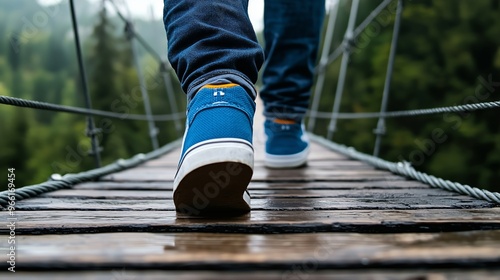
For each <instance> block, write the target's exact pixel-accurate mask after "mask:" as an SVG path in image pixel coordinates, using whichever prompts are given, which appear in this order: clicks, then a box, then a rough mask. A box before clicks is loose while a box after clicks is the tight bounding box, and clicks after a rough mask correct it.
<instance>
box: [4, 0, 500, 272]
mask: <svg viewBox="0 0 500 280" xmlns="http://www.w3.org/2000/svg"><path fill="white" fill-rule="evenodd" d="M70 3H71V5H70V7H71V11H70V12H71V14H72V19H73V22H72V23H73V26H74V34H75V41H76V46H77V53H78V57H79V65H80V74H81V79H82V81H83V83H82V84H83V85H84V89H83V90H84V92H85V93H86V96H87V98H86V105H87V107H86V108H77V107H70V106H62V105H58V104H50V103H44V102H39V101H36V100H25V99H19V98H12V97H7V96H0V103H3V104H4V105H1V106H6V105H12V106H18V107H26V108H33V109H37V110H51V111H56V112H64V113H73V114H80V115H83V116H85V117H86V118H87V119H88V122H87V124H88V131H89V137H90V138H91V140H92V149H93V151H92V153H91V154H92V155H93V156H94V157H95V162H96V168H95V169H93V170H89V171H86V172H81V173H78V174H66V175H58V174H55V175H53V176H52V177H51V179H50V180H49V181H47V182H43V183H40V184H37V185H32V186H26V187H22V188H17V189H15V190H7V191H4V192H2V193H0V205H1V206H2V207H3V208H4V210H3V211H2V212H0V213H1V215H2V218H3V219H2V220H3V221H4V222H5V223H6V224H7V225H10V226H7V227H5V226H4V227H2V228H0V233H1V236H0V238H2V239H3V240H2V241H0V242H1V244H2V247H1V251H2V256H3V259H4V260H5V261H3V262H2V267H3V268H4V270H3V272H0V274H1V275H2V278H3V277H7V276H11V275H8V274H7V273H10V272H9V271H8V269H9V268H12V266H14V267H15V270H16V273H17V274H16V275H15V276H16V279H34V278H37V279H68V278H71V279H234V278H236V277H243V278H255V279H499V277H500V270H499V268H500V194H499V193H497V192H491V191H487V190H483V189H479V188H474V187H471V186H468V185H463V184H460V183H456V182H451V181H448V180H443V179H440V178H438V177H435V176H432V175H430V174H425V173H422V172H419V171H417V170H415V169H414V168H413V167H412V166H411V164H409V163H407V162H389V161H386V160H383V159H381V158H379V157H378V155H379V153H380V143H381V139H382V137H383V135H384V131H385V130H386V128H385V120H386V119H387V118H396V117H408V116H419V115H427V114H443V113H447V112H474V111H477V110H498V108H499V107H500V102H498V101H496V102H484V103H476V104H468V105H458V106H452V107H440V108H423V109H422V108H416V109H415V110H410V111H387V103H388V100H389V92H390V85H391V77H392V73H393V64H394V60H395V54H396V50H397V43H398V34H399V27H400V24H401V20H402V19H401V14H402V12H403V8H404V6H403V4H404V2H403V1H402V0H385V1H382V2H381V4H380V5H379V6H378V7H377V8H376V9H375V10H373V11H372V12H371V13H370V14H369V16H368V17H366V18H365V19H364V20H363V21H362V22H361V24H359V25H358V26H356V17H357V14H358V7H359V5H360V1H359V0H353V1H352V5H351V8H350V10H351V14H350V18H349V23H348V26H347V29H346V31H345V37H344V41H343V44H341V45H340V46H339V47H338V48H337V49H335V50H333V51H331V41H332V37H331V34H332V33H333V30H334V28H335V22H336V16H337V13H338V6H337V5H335V4H332V5H331V7H330V10H329V18H328V24H327V30H326V33H325V34H326V37H325V40H324V44H325V45H324V47H323V53H322V54H321V58H320V63H319V65H318V67H317V71H316V72H317V83H316V86H315V93H314V95H313V100H312V104H311V110H310V113H309V118H308V123H307V126H308V129H309V130H310V131H313V130H314V128H315V126H316V120H317V119H322V118H326V119H328V120H329V125H328V135H327V137H326V138H323V137H320V136H316V135H314V134H310V137H311V140H312V147H311V154H310V158H309V162H308V166H306V167H304V168H300V169H290V170H273V169H267V168H265V167H264V164H263V150H264V148H263V145H264V140H263V137H262V136H261V135H263V133H262V131H260V130H261V128H260V127H261V124H262V122H263V119H261V118H262V117H261V114H259V113H257V114H256V120H255V123H256V124H257V126H256V127H255V133H254V134H255V136H254V144H255V151H256V155H255V157H256V158H255V171H254V176H253V179H252V182H251V184H250V186H249V192H250V195H251V196H252V212H251V213H249V214H246V215H243V216H238V217H225V218H215V217H203V218H202V217H193V216H188V215H185V214H182V213H176V212H175V208H174V205H173V201H172V181H173V177H174V174H175V172H176V167H177V162H178V157H179V154H180V144H181V141H180V140H176V141H174V142H172V143H169V144H167V145H165V146H163V147H159V145H158V140H157V131H156V128H155V122H158V121H171V122H174V123H175V126H176V128H177V130H178V132H181V129H182V125H181V123H182V118H183V117H184V113H183V110H182V109H178V108H175V107H173V108H171V111H172V112H174V113H172V114H169V115H153V114H152V112H151V109H150V104H149V101H148V100H149V98H148V92H147V90H146V86H144V85H143V83H144V79H143V78H140V79H139V80H140V81H141V84H142V86H141V89H142V92H141V94H142V97H143V99H144V104H145V112H146V114H145V115H129V116H128V119H130V120H142V121H145V122H146V123H147V124H148V126H149V136H150V138H151V143H152V146H153V147H154V150H153V151H151V152H149V153H147V154H138V155H136V156H134V157H132V158H130V159H119V160H117V161H116V162H115V163H113V164H110V165H106V166H101V162H100V157H99V143H98V139H97V137H96V132H95V131H96V127H95V125H94V123H93V117H95V116H106V117H110V118H123V116H122V115H121V114H117V113H115V112H107V111H99V110H95V109H92V106H91V100H90V98H89V94H88V88H87V86H86V84H87V77H86V75H85V65H84V63H83V59H82V55H81V49H80V41H79V34H78V24H77V17H76V15H75V11H74V6H73V1H70ZM111 3H113V4H114V2H111ZM389 5H395V7H396V10H395V11H396V12H395V22H394V30H393V37H392V44H391V51H390V55H389V61H388V66H387V72H386V80H385V88H384V92H383V99H382V104H381V107H380V108H381V109H380V112H365V113H349V112H341V111H340V108H341V107H340V104H341V102H342V94H343V92H344V85H345V79H346V74H347V68H348V66H349V58H350V55H351V52H352V42H353V40H354V39H355V38H356V37H357V36H359V35H360V34H361V32H362V31H363V30H364V29H365V28H366V27H367V26H368V25H369V24H370V22H371V21H373V20H374V19H375V17H376V16H377V15H378V14H379V13H381V12H382V11H383V10H384V9H386V8H387V7H388V6H389ZM115 8H116V6H115ZM117 11H119V9H117ZM118 14H119V17H120V18H121V19H122V20H123V21H124V22H125V24H126V26H127V28H126V30H127V36H128V38H129V39H130V40H131V41H132V42H133V43H134V44H135V43H138V44H141V45H142V46H143V47H145V48H146V50H148V51H149V52H150V53H151V54H152V55H153V56H154V57H156V58H157V59H158V60H159V61H160V63H161V65H162V68H163V69H164V70H166V69H168V67H169V66H168V64H167V63H165V62H163V61H161V56H159V55H158V54H157V53H155V51H154V49H153V48H151V47H150V46H149V44H148V42H147V41H146V40H144V38H142V37H141V36H140V34H138V33H137V32H136V31H135V30H134V26H133V25H132V22H131V21H130V19H129V18H128V17H126V16H124V15H123V14H121V13H120V12H118ZM134 44H133V45H134ZM135 48H136V47H133V49H132V51H133V53H134V54H136V52H137V51H136V49H135ZM135 58H136V60H135V61H136V63H135V66H136V67H137V69H138V71H137V72H138V74H139V76H141V75H142V72H141V71H140V67H141V66H140V63H139V62H138V60H137V55H135ZM337 59H341V68H340V75H339V77H338V81H337V89H336V95H335V103H334V106H333V109H332V111H331V112H319V111H318V108H319V102H320V98H321V94H322V92H323V85H324V83H325V79H327V76H326V74H325V68H326V67H327V66H328V65H329V64H330V63H332V62H333V61H335V60H337ZM163 78H164V82H165V84H166V88H167V90H168V91H169V92H170V93H171V94H169V95H168V98H169V102H170V104H171V105H172V106H175V105H174V104H176V101H175V98H176V97H175V95H173V90H172V81H171V80H170V77H169V76H168V75H164V77H163ZM258 105H261V104H258ZM259 107H260V108H262V106H259ZM357 118H376V119H378V125H377V128H376V129H375V133H376V135H377V137H376V142H375V149H374V152H373V154H372V155H369V154H365V153H361V152H358V151H356V150H355V149H353V148H350V147H346V146H344V145H341V144H338V143H334V142H332V141H330V140H329V139H330V138H331V136H332V135H333V133H334V132H335V131H336V129H337V125H336V123H337V121H338V120H340V119H357ZM12 237H13V238H12ZM9 238H10V239H9ZM12 239H14V240H15V241H16V242H15V247H14V249H12V246H14V245H9V244H10V242H9V240H12ZM12 252H14V255H13V253H12Z"/></svg>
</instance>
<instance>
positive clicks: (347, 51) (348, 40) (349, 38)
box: [327, 0, 359, 139]
mask: <svg viewBox="0 0 500 280" xmlns="http://www.w3.org/2000/svg"><path fill="white" fill-rule="evenodd" d="M358 8H359V0H353V2H352V5H351V13H350V15H349V24H348V25H347V30H346V33H345V37H344V52H343V54H342V63H341V65H340V74H339V79H338V83H337V90H336V93H335V101H334V102H333V109H332V115H331V119H330V125H329V126H328V133H327V138H328V139H332V137H333V133H334V132H335V130H336V128H337V116H338V113H339V109H340V103H341V102H342V94H343V93H344V85H345V79H346V74H347V66H348V64H349V57H350V55H351V48H352V44H353V39H354V38H353V36H354V33H353V31H354V25H355V24H356V17H357V15H358Z"/></svg>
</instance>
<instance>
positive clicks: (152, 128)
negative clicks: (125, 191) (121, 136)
mask: <svg viewBox="0 0 500 280" xmlns="http://www.w3.org/2000/svg"><path fill="white" fill-rule="evenodd" d="M125 24H126V26H125V30H126V32H127V38H128V40H129V42H130V48H131V49H132V56H133V57H134V64H135V68H136V71H137V77H138V79H139V85H140V88H141V94H142V100H143V102H144V110H145V112H146V117H147V119H148V128H149V138H151V145H152V146H153V149H154V150H156V149H158V148H159V144H158V137H157V136H158V129H157V128H156V125H155V121H154V119H153V112H152V110H151V102H150V101H149V94H148V91H147V88H146V80H145V79H144V75H143V73H142V69H141V63H140V61H139V54H138V53H137V46H136V45H135V40H134V29H133V28H134V26H133V25H132V23H131V22H130V21H127V22H126V23H125Z"/></svg>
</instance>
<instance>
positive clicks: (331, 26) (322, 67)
mask: <svg viewBox="0 0 500 280" xmlns="http://www.w3.org/2000/svg"><path fill="white" fill-rule="evenodd" d="M329 10H330V14H329V16H328V25H327V28H326V36H325V40H324V42H323V50H322V52H321V58H320V61H319V68H318V78H317V80H316V87H315V88H314V95H313V101H312V105H311V111H310V112H311V114H310V115H309V122H308V124H307V129H308V130H309V131H311V132H312V131H313V130H314V126H315V125H316V117H317V112H318V108H319V101H320V100H321V94H322V93H323V87H324V85H325V75H326V67H327V66H328V57H329V56H330V48H331V46H332V41H333V32H334V30H335V22H336V21H337V14H338V11H339V3H338V2H336V3H335V2H334V1H331V4H330V9H329Z"/></svg>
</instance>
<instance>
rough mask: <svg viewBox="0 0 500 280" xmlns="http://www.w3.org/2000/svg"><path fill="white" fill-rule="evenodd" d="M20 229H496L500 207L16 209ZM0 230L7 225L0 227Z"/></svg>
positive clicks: (44, 231)
mask: <svg viewBox="0 0 500 280" xmlns="http://www.w3.org/2000/svg"><path fill="white" fill-rule="evenodd" d="M16 215H17V217H18V219H19V221H22V222H19V223H18V225H17V227H16V230H17V231H18V232H19V233H22V234H47V233H51V234H57V233H60V234H66V233H77V232H116V231H123V232H127V231H155V232H163V231H167V232H168V231H185V232H192V231H199V232H203V231H206V232H248V233H249V232H254V233H290V232H310V233H314V232H370V233H374V232H379V233H381V232H393V233H400V232H440V231H457V230H460V231H463V230H491V229H500V209H499V208H486V209H424V210H377V211H371V210H336V211H253V212H251V213H250V214H247V215H243V216H240V217H233V218H225V219H222V218H196V217H189V216H186V215H180V214H176V213H175V211H156V210H155V211H147V212H140V211H82V210H75V211H17V213H16ZM0 233H7V228H4V227H0Z"/></svg>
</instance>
